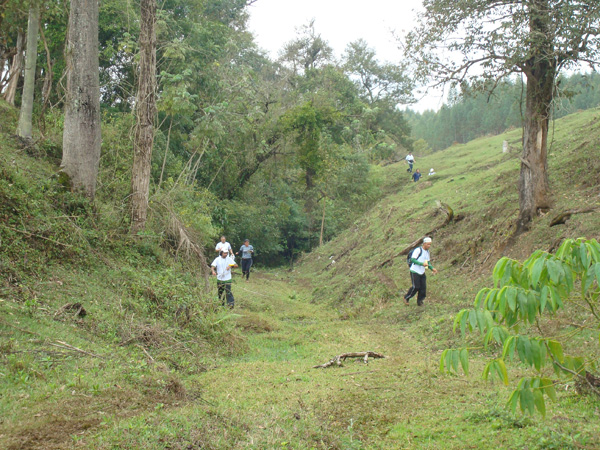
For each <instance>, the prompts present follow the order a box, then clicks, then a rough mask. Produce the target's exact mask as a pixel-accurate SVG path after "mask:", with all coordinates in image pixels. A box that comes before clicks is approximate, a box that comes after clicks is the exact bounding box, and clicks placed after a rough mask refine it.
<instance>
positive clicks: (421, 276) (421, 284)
mask: <svg viewBox="0 0 600 450" xmlns="http://www.w3.org/2000/svg"><path fill="white" fill-rule="evenodd" d="M430 247H431V238H430V237H426V238H424V239H423V245H422V246H421V247H417V248H415V249H414V250H413V251H412V254H411V255H410V261H411V265H410V280H411V283H412V285H411V286H410V288H409V289H408V292H407V293H406V295H405V296H404V304H405V305H408V301H409V300H410V299H411V297H413V296H414V295H415V294H417V293H418V295H417V305H419V306H423V300H425V296H426V295H427V276H426V275H425V269H429V270H431V271H432V272H433V274H434V275H435V274H436V273H437V269H435V268H434V267H433V265H432V264H431V261H430V258H431V256H430V255H429V248H430Z"/></svg>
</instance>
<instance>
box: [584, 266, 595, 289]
mask: <svg viewBox="0 0 600 450" xmlns="http://www.w3.org/2000/svg"><path fill="white" fill-rule="evenodd" d="M594 269H595V264H594V265H592V266H590V267H589V268H588V270H587V271H586V272H585V274H584V275H583V276H582V277H581V285H582V290H583V292H582V293H583V295H585V293H586V292H587V291H588V290H589V289H590V287H591V286H592V284H593V283H594V280H595V279H596V273H595V270H594Z"/></svg>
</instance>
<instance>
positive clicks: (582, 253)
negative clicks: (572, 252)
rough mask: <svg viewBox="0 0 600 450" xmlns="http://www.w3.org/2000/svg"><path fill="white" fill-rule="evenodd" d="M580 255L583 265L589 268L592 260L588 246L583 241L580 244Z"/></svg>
mask: <svg viewBox="0 0 600 450" xmlns="http://www.w3.org/2000/svg"><path fill="white" fill-rule="evenodd" d="M579 257H580V258H581V264H582V265H583V267H584V268H587V267H588V266H589V265H590V260H589V258H588V255H587V248H586V246H585V244H584V243H583V242H582V243H581V244H579Z"/></svg>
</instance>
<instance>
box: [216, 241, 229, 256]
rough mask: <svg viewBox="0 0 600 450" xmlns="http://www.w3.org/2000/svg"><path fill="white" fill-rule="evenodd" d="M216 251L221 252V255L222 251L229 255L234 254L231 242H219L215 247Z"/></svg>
mask: <svg viewBox="0 0 600 450" xmlns="http://www.w3.org/2000/svg"><path fill="white" fill-rule="evenodd" d="M215 250H219V253H221V250H225V251H227V253H232V251H231V244H230V243H229V242H221V241H219V243H218V244H217V246H216V247H215Z"/></svg>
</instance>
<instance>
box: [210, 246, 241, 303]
mask: <svg viewBox="0 0 600 450" xmlns="http://www.w3.org/2000/svg"><path fill="white" fill-rule="evenodd" d="M237 266H238V265H237V264H236V263H235V261H234V260H233V258H231V257H230V256H229V252H228V251H227V250H221V255H220V256H217V257H216V258H215V260H214V261H213V262H212V264H211V265H210V270H211V272H212V274H213V275H216V276H217V293H218V295H219V298H220V299H221V302H222V303H223V306H225V297H226V298H227V306H228V307H229V308H232V309H233V303H234V299H233V293H232V292H231V269H233V268H234V267H237Z"/></svg>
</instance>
